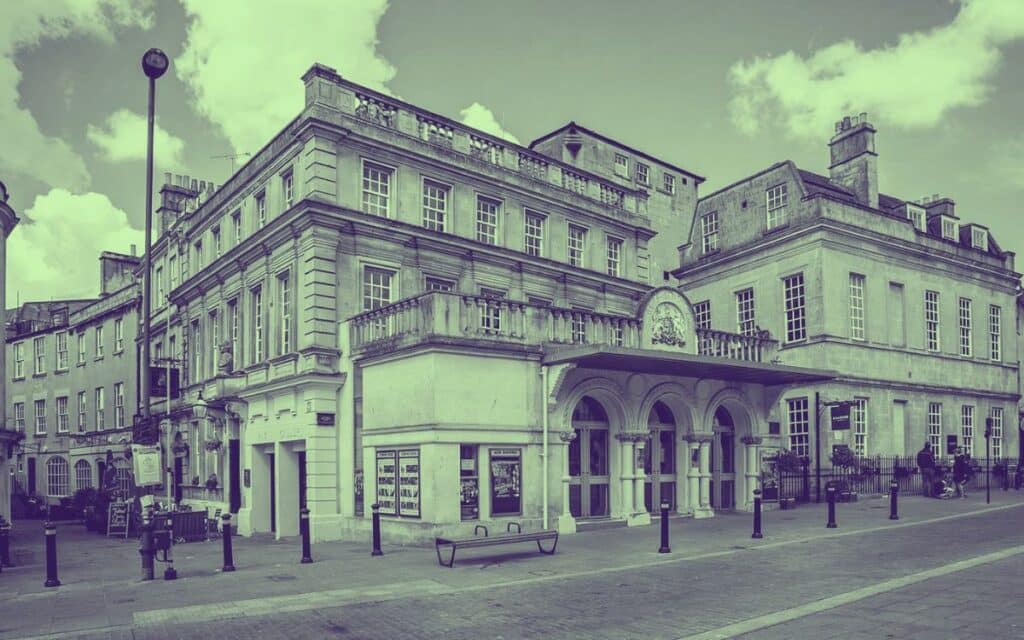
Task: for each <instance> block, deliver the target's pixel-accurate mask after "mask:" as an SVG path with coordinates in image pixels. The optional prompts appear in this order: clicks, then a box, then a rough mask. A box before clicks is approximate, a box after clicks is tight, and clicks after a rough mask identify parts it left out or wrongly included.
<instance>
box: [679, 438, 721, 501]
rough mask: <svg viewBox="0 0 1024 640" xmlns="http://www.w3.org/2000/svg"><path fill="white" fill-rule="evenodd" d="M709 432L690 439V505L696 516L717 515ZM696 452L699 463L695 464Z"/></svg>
mask: <svg viewBox="0 0 1024 640" xmlns="http://www.w3.org/2000/svg"><path fill="white" fill-rule="evenodd" d="M713 437H714V436H713V435H712V434H709V433H699V434H693V435H691V436H690V437H689V440H690V470H689V472H687V474H686V475H687V479H688V480H689V486H690V506H691V507H692V508H693V517H694V518H710V517H712V516H714V515H715V512H714V510H712V509H711V439H712V438H713ZM694 452H696V455H697V465H696V466H694V464H693V455H694Z"/></svg>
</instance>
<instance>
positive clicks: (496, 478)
mask: <svg viewBox="0 0 1024 640" xmlns="http://www.w3.org/2000/svg"><path fill="white" fill-rule="evenodd" d="M490 457H491V515H492V516H511V515H521V514H522V512H523V495H522V493H523V492H522V489H523V484H522V479H523V456H522V449H491V456H490Z"/></svg>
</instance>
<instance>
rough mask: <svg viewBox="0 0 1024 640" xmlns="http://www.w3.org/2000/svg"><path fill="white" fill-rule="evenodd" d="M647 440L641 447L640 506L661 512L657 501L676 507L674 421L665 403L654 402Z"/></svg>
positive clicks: (670, 507) (648, 422) (650, 510)
mask: <svg viewBox="0 0 1024 640" xmlns="http://www.w3.org/2000/svg"><path fill="white" fill-rule="evenodd" d="M647 427H648V429H650V431H651V440H650V442H648V443H647V446H646V447H644V474H646V475H647V479H646V480H645V481H644V506H645V507H646V508H647V511H648V512H650V513H661V503H662V502H663V501H664V502H668V504H669V511H675V510H676V479H677V478H676V425H675V418H674V417H673V416H672V412H671V411H670V410H669V408H668V407H667V406H665V405H664V404H663V403H661V402H656V403H655V404H654V407H653V408H652V409H651V415H650V416H649V417H648V419H647Z"/></svg>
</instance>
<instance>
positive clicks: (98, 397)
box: [92, 387, 107, 431]
mask: <svg viewBox="0 0 1024 640" xmlns="http://www.w3.org/2000/svg"><path fill="white" fill-rule="evenodd" d="M106 401H107V400H106V391H105V389H104V387H96V389H95V391H93V409H92V412H93V418H94V420H95V421H96V430H97V431H103V430H104V429H106V428H107V412H106Z"/></svg>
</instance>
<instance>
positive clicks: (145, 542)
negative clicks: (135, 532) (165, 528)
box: [139, 507, 156, 580]
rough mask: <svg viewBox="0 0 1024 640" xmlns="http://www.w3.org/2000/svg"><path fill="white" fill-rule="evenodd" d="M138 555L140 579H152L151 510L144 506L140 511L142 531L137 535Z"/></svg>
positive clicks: (153, 550) (153, 552)
mask: <svg viewBox="0 0 1024 640" xmlns="http://www.w3.org/2000/svg"><path fill="white" fill-rule="evenodd" d="M139 555H140V556H142V579H143V580H152V579H153V556H154V555H156V550H155V549H154V548H153V511H152V509H150V508H148V507H147V508H146V509H144V510H143V511H142V532H141V535H140V536H139Z"/></svg>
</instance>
